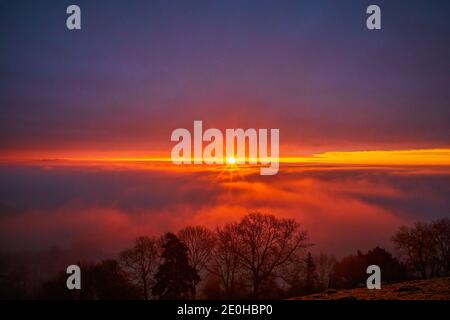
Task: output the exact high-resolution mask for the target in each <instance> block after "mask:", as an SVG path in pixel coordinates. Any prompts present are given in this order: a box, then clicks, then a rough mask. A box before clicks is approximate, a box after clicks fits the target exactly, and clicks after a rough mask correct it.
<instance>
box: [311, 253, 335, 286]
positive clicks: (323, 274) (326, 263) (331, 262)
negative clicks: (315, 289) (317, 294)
mask: <svg viewBox="0 0 450 320" xmlns="http://www.w3.org/2000/svg"><path fill="white" fill-rule="evenodd" d="M314 260H315V264H316V268H317V274H318V277H319V286H320V287H321V289H323V290H325V289H328V287H329V284H330V275H331V273H332V272H333V268H334V266H335V264H336V258H335V257H334V256H329V255H327V254H324V253H321V254H319V255H318V256H316V257H315V259H314Z"/></svg>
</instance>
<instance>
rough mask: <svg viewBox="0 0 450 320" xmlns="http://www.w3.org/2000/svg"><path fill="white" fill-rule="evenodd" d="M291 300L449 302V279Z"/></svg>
mask: <svg viewBox="0 0 450 320" xmlns="http://www.w3.org/2000/svg"><path fill="white" fill-rule="evenodd" d="M291 299H292V300H450V278H435V279H428V280H413V281H405V282H400V283H392V284H384V285H382V286H381V289H380V290H369V289H367V288H357V289H349V290H345V289H342V290H333V289H328V290H326V291H324V292H323V293H318V294H313V295H308V296H303V297H296V298H291Z"/></svg>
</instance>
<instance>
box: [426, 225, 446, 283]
mask: <svg viewBox="0 0 450 320" xmlns="http://www.w3.org/2000/svg"><path fill="white" fill-rule="evenodd" d="M431 229H432V234H433V239H434V241H435V244H436V250H437V255H438V260H439V261H438V263H439V265H440V268H441V271H442V274H443V275H446V276H448V275H449V274H450V219H449V218H444V219H440V220H437V221H434V222H433V223H432V224H431Z"/></svg>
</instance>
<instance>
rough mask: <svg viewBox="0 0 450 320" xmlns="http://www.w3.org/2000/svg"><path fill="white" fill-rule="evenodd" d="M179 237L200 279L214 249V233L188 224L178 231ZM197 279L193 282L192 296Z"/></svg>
mask: <svg viewBox="0 0 450 320" xmlns="http://www.w3.org/2000/svg"><path fill="white" fill-rule="evenodd" d="M178 238H180V239H181V240H182V241H183V242H184V244H185V245H186V247H187V248H188V258H189V264H190V266H191V267H193V268H194V269H195V270H196V271H197V273H198V275H199V277H200V279H202V278H204V276H205V271H206V267H207V264H208V262H209V260H210V258H211V253H212V251H213V249H214V242H215V235H214V233H213V232H212V231H210V230H209V229H207V228H205V227H203V226H195V227H191V226H188V227H186V228H184V229H181V230H180V231H179V232H178ZM198 284H199V281H198V282H196V283H195V288H194V289H195V290H194V298H195V295H196V291H197V286H198Z"/></svg>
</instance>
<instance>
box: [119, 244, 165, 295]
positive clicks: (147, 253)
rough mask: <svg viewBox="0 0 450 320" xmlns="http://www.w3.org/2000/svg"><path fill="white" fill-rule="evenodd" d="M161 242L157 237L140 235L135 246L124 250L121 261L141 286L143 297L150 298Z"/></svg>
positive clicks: (133, 279)
mask: <svg viewBox="0 0 450 320" xmlns="http://www.w3.org/2000/svg"><path fill="white" fill-rule="evenodd" d="M159 245H160V244H159V243H158V240H157V239H156V238H149V237H139V238H137V239H136V240H135V242H134V246H133V247H132V248H130V249H126V250H124V251H122V253H121V254H120V262H121V264H122V266H123V267H124V269H125V270H126V271H127V273H128V274H129V276H130V279H131V280H132V281H133V283H135V284H136V285H137V286H138V287H139V288H141V291H142V295H143V298H144V299H145V300H147V299H149V298H150V294H151V292H150V289H151V286H152V285H153V277H154V275H155V272H156V269H157V267H158V263H159V252H158V251H159Z"/></svg>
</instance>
